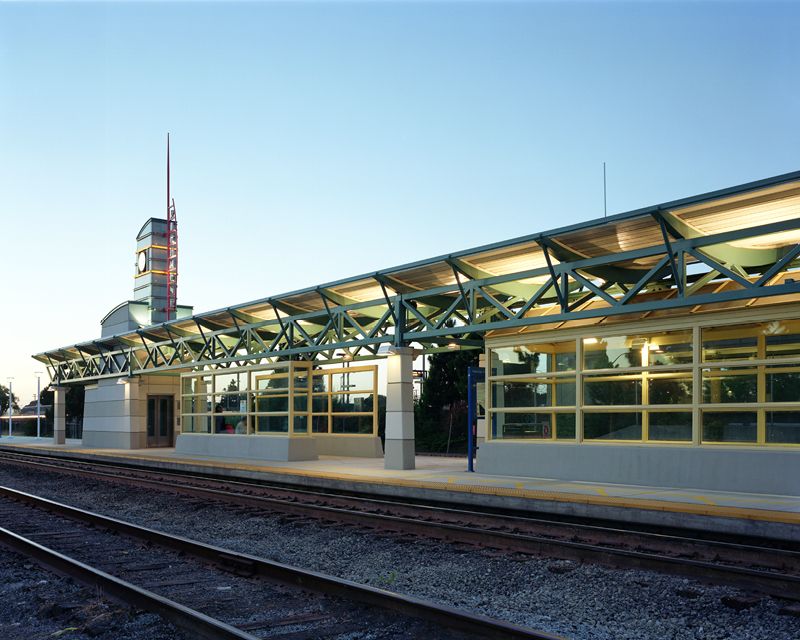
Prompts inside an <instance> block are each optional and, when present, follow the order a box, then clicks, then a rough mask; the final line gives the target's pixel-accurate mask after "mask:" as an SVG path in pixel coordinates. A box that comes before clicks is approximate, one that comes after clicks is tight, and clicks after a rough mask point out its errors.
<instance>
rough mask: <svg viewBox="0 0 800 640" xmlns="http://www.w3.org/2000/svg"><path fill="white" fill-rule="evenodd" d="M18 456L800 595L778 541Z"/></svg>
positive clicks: (457, 541)
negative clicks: (747, 541) (716, 537)
mask: <svg viewBox="0 0 800 640" xmlns="http://www.w3.org/2000/svg"><path fill="white" fill-rule="evenodd" d="M9 461H10V462H12V461H13V462H16V463H17V464H25V465H33V466H36V467H37V468H45V469H52V470H55V471H59V472H62V473H71V474H75V475H79V476H82V477H92V478H95V479H99V480H104V481H111V482H118V483H123V484H128V485H132V486H137V487H143V488H149V489H154V490H158V491H167V492H169V493H172V494H175V495H179V496H181V497H182V498H183V499H190V500H199V501H203V502H204V503H208V502H216V503H218V504H224V505H235V506H237V507H239V508H242V509H250V510H252V509H257V510H259V511H261V512H263V513H265V514H270V515H277V516H281V517H283V518H285V519H287V520H290V521H293V522H294V524H295V525H297V526H302V525H303V524H310V523H312V522H313V523H317V524H321V525H323V526H329V525H331V524H335V525H340V526H349V527H356V528H360V529H363V530H364V531H365V532H371V533H374V534H376V535H379V536H384V537H395V538H400V539H402V538H403V537H415V538H417V539H419V538H422V539H427V540H431V541H433V542H439V543H447V544H451V545H455V546H456V547H457V548H459V550H463V551H470V550H482V551H484V552H485V551H486V550H488V551H489V552H492V553H498V554H502V553H510V552H514V553H522V554H528V555H536V556H544V557H551V558H556V559H561V560H571V561H576V562H585V563H598V564H602V565H605V566H611V567H615V568H621V569H643V570H652V571H658V572H662V573H668V574H672V575H678V576H682V577H687V578H692V579H697V580H701V581H705V582H710V583H716V584H724V585H729V586H734V587H737V588H740V589H742V590H745V591H751V592H759V593H763V594H767V595H771V596H774V597H778V598H783V599H789V600H795V601H800V553H798V552H797V551H794V550H786V549H779V548H774V547H772V546H769V545H766V546H765V545H754V544H751V545H743V544H732V543H726V542H723V541H713V540H698V539H695V538H687V537H680V536H673V535H663V534H652V533H646V532H639V531H630V530H621V529H615V528H609V527H598V526H590V525H578V524H565V523H561V522H550V521H543V520H535V519H531V518H522V517H514V516H506V515H493V514H487V513H478V512H468V511H463V510H456V509H445V508H442V507H436V508H431V507H424V506H416V505H409V504H403V503H396V502H388V501H383V500H375V499H363V498H357V499H356V498H353V497H348V496H333V495H329V494H320V493H314V492H310V491H296V490H286V489H281V488H274V487H264V486H261V485H255V484H247V483H242V482H230V481H225V482H224V483H221V481H220V480H219V479H210V478H198V477H185V476H179V475H171V474H162V473H159V474H154V472H153V471H152V470H148V471H146V472H143V471H138V470H134V469H130V468H126V469H124V470H119V469H113V468H111V467H108V466H102V467H100V466H97V467H95V466H94V465H89V464H87V463H85V462H81V463H80V464H79V465H78V467H73V466H71V465H68V464H66V462H65V461H63V460H61V461H59V464H58V465H57V466H54V467H51V466H50V465H49V464H44V463H41V462H30V461H29V460H28V459H27V457H26V459H22V457H21V456H16V457H13V458H12V459H9ZM154 475H158V476H160V479H159V478H157V477H154ZM223 487H224V488H223Z"/></svg>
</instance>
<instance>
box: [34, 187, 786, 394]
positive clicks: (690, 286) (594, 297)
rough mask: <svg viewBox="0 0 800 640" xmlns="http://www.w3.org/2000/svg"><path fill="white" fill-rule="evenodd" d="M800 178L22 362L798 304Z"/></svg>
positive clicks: (192, 363) (54, 366) (63, 364)
mask: <svg viewBox="0 0 800 640" xmlns="http://www.w3.org/2000/svg"><path fill="white" fill-rule="evenodd" d="M799 254H800V172H794V173H790V174H785V175H782V176H777V177H774V178H769V179H766V180H760V181H758V182H752V183H748V184H745V185H740V186H737V187H731V188H728V189H723V190H720V191H715V192H712V193H707V194H703V195H700V196H694V197H691V198H684V199H681V200H676V201H673V202H668V203H664V204H661V205H655V206H652V207H646V208H643V209H638V210H635V211H631V212H628V213H622V214H618V215H614V216H609V217H606V218H600V219H596V220H591V221H588V222H584V223H580V224H576V225H571V226H568V227H562V228H559V229H555V230H552V231H546V232H540V233H534V234H531V235H526V236H521V237H518V238H514V239H511V240H506V241H503V242H496V243H492V244H488V245H484V246H481V247H477V248H474V249H468V250H465V251H459V252H455V253H450V254H446V255H441V256H437V257H435V258H430V259H427V260H420V261H417V262H412V263H409V264H405V265H401V266H398V267H394V268H391V269H385V270H382V271H376V272H374V273H368V274H363V275H360V276H356V277H353V278H347V279H343V280H338V281H335V282H329V283H326V284H322V285H318V286H315V287H310V288H306V289H301V290H297V291H291V292H289V293H285V294H281V295H276V296H270V297H267V298H262V299H259V300H255V301H252V302H246V303H243V304H238V305H234V306H231V307H227V308H225V309H217V310H215V311H209V312H205V313H199V314H195V315H193V316H190V317H187V318H182V319H178V320H174V321H172V322H167V323H164V324H159V325H152V326H148V327H145V328H142V329H138V330H135V331H129V332H126V333H122V334H119V335H114V336H107V337H104V338H101V339H97V340H92V341H88V342H83V343H80V344H76V345H72V346H69V347H63V348H60V349H54V350H50V351H46V352H43V353H40V354H37V355H36V356H34V358H36V359H37V360H39V361H40V362H43V363H45V364H47V365H48V369H49V371H50V374H51V377H52V378H53V379H54V380H58V381H76V382H77V381H90V380H94V379H98V378H103V377H117V376H120V375H126V374H127V375H136V374H140V373H148V374H157V373H165V374H166V373H170V374H174V373H175V372H176V371H180V370H190V369H193V368H198V367H204V366H207V367H211V368H222V367H229V366H234V365H236V364H245V363H251V364H253V363H263V362H271V361H274V360H276V359H288V358H304V359H309V360H324V361H329V362H337V361H341V360H342V359H343V357H342V356H343V355H345V354H346V359H348V360H350V359H366V358H373V357H375V356H376V355H377V352H378V350H379V348H380V346H381V345H382V344H386V343H388V344H393V345H396V346H401V345H407V344H411V343H414V344H417V345H419V346H420V347H421V349H422V350H424V351H427V352H434V351H442V350H445V349H448V348H449V349H452V348H479V347H482V346H483V340H484V338H486V337H491V336H495V335H502V334H504V333H508V332H518V331H523V330H525V329H526V328H528V327H533V326H536V325H547V326H554V327H557V326H564V325H565V324H569V323H574V322H581V321H583V322H585V321H588V320H591V319H598V318H605V317H609V316H630V317H636V314H639V315H642V314H658V313H665V312H674V311H675V310H678V309H683V310H687V311H686V312H687V313H688V312H689V311H688V310H691V312H698V311H702V310H703V309H704V308H710V307H712V306H713V307H715V308H719V306H720V305H723V306H724V305H734V306H735V305H737V304H746V303H752V302H753V301H757V302H759V303H767V302H769V303H780V302H783V301H788V300H792V301H797V300H798V297H797V294H798V293H800V279H799V280H798V282H794V281H793V279H792V278H788V277H786V276H787V272H790V271H793V270H795V269H797V268H798V267H800V260H798V255H799Z"/></svg>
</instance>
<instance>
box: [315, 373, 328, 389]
mask: <svg viewBox="0 0 800 640" xmlns="http://www.w3.org/2000/svg"><path fill="white" fill-rule="evenodd" d="M329 377H330V376H328V375H327V374H326V375H314V377H313V379H312V391H313V392H314V393H320V392H323V391H330V386H329Z"/></svg>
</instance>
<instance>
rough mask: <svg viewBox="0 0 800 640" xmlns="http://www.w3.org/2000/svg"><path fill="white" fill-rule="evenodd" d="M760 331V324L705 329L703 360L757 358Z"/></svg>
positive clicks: (718, 360)
mask: <svg viewBox="0 0 800 640" xmlns="http://www.w3.org/2000/svg"><path fill="white" fill-rule="evenodd" d="M760 331H761V325H759V324H743V325H737V326H733V327H710V328H707V329H703V362H722V361H725V360H752V359H754V358H756V357H757V356H758V339H757V335H758V334H759V333H760Z"/></svg>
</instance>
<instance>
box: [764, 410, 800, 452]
mask: <svg viewBox="0 0 800 640" xmlns="http://www.w3.org/2000/svg"><path fill="white" fill-rule="evenodd" d="M765 440H766V442H767V444H800V411H767V412H766V433H765Z"/></svg>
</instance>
